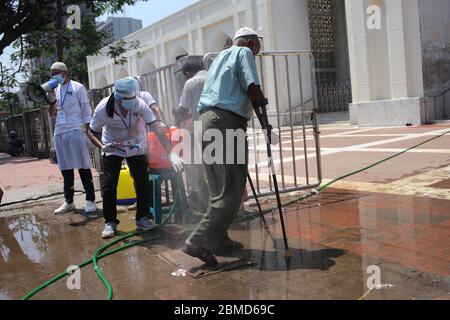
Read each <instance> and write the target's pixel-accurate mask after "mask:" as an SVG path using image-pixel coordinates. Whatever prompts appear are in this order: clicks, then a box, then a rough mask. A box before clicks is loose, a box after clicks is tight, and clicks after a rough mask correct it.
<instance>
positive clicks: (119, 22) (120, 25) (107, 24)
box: [97, 17, 142, 44]
mask: <svg viewBox="0 0 450 320" xmlns="http://www.w3.org/2000/svg"><path fill="white" fill-rule="evenodd" d="M140 29H142V20H138V19H133V18H126V17H108V18H107V19H106V20H105V21H102V22H100V23H98V24H97V31H106V33H107V37H106V39H105V43H106V44H110V43H113V42H114V41H117V40H119V39H122V38H124V37H126V36H128V35H129V34H131V33H133V32H135V31H138V30H140Z"/></svg>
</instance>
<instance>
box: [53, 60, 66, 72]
mask: <svg viewBox="0 0 450 320" xmlns="http://www.w3.org/2000/svg"><path fill="white" fill-rule="evenodd" d="M50 70H60V71H68V70H67V66H66V65H65V63H63V62H55V63H54V64H52V66H51V67H50Z"/></svg>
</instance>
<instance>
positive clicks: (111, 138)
mask: <svg viewBox="0 0 450 320" xmlns="http://www.w3.org/2000/svg"><path fill="white" fill-rule="evenodd" d="M114 89H115V92H114V94H112V95H111V96H109V97H107V98H105V99H103V100H102V101H101V102H100V103H99V104H98V106H97V107H96V108H95V111H94V115H93V117H92V121H91V124H90V132H91V134H90V136H89V137H90V138H91V140H92V143H94V145H96V146H97V147H99V148H101V149H102V161H103V186H102V188H103V193H102V194H103V216H104V218H105V228H104V230H103V232H102V237H103V238H111V237H114V236H115V234H116V230H117V225H118V224H119V223H120V221H119V220H118V219H117V207H116V202H117V184H118V181H119V175H120V169H121V165H122V161H123V160H124V159H126V160H127V164H128V166H129V167H130V173H131V174H132V176H133V179H134V182H135V186H136V195H137V211H136V229H138V230H148V229H150V228H151V227H152V223H151V221H150V218H151V214H150V199H149V196H148V190H149V188H150V186H149V179H148V162H147V158H146V156H145V148H146V145H147V134H146V132H143V130H142V127H141V121H143V122H144V123H145V124H147V125H149V126H150V125H151V126H150V129H151V130H153V131H155V133H156V134H157V135H158V137H160V140H161V142H162V143H163V145H164V146H165V147H166V150H167V151H168V153H170V159H171V161H172V164H173V167H174V169H175V170H177V171H180V170H181V169H182V166H183V163H182V160H181V158H180V157H179V156H178V155H176V154H174V153H172V152H171V149H172V147H171V144H170V141H168V140H167V138H166V137H165V135H164V134H165V131H164V130H165V129H168V128H167V127H166V126H165V125H163V124H162V123H161V122H158V121H157V119H156V118H155V116H154V114H153V112H152V111H151V110H150V108H149V107H148V106H147V104H146V103H145V102H144V100H142V99H141V98H139V97H137V92H136V80H135V79H134V78H133V77H126V78H121V79H119V80H117V81H116V83H115V86H114ZM100 134H101V138H100Z"/></svg>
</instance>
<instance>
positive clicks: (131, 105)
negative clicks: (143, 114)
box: [122, 99, 137, 110]
mask: <svg viewBox="0 0 450 320" xmlns="http://www.w3.org/2000/svg"><path fill="white" fill-rule="evenodd" d="M136 102H137V99H132V100H122V107H124V108H125V109H127V110H131V109H133V108H134V106H135V105H136Z"/></svg>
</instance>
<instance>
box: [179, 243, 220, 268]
mask: <svg viewBox="0 0 450 320" xmlns="http://www.w3.org/2000/svg"><path fill="white" fill-rule="evenodd" d="M181 251H183V252H184V253H186V254H187V255H189V256H191V257H194V258H199V259H200V260H202V261H203V262H204V263H206V264H207V265H208V266H215V265H217V264H218V262H217V259H216V257H214V255H213V254H212V253H211V252H209V250H206V249H204V248H202V247H197V246H195V245H193V244H185V245H184V247H183V248H182V249H181Z"/></svg>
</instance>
